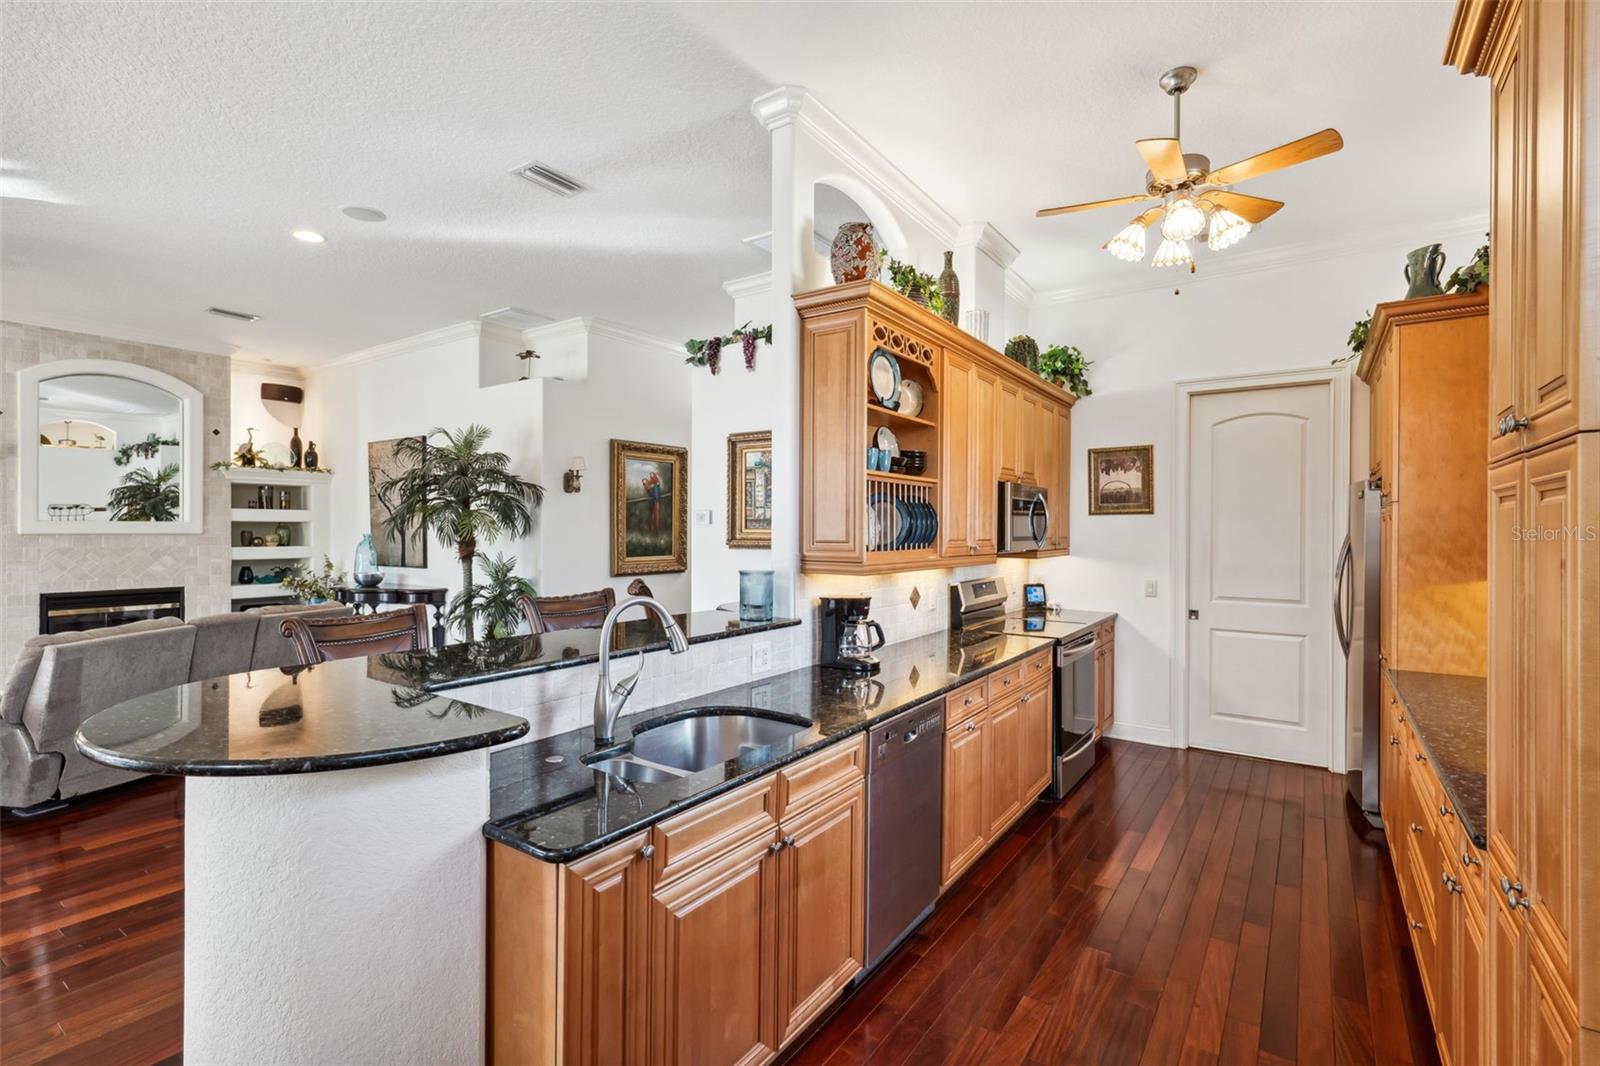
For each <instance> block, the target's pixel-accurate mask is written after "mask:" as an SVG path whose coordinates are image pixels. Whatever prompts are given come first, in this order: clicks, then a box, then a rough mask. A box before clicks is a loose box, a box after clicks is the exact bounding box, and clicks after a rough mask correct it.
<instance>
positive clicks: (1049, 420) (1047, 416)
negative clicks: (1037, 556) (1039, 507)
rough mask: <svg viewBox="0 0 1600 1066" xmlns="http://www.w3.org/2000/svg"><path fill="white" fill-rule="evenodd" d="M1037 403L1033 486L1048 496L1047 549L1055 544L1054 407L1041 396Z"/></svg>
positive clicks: (1045, 539) (1034, 422)
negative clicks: (1042, 490)
mask: <svg viewBox="0 0 1600 1066" xmlns="http://www.w3.org/2000/svg"><path fill="white" fill-rule="evenodd" d="M1037 403H1038V408H1037V412H1036V415H1035V417H1034V420H1033V453H1034V459H1033V466H1034V484H1036V485H1038V486H1039V487H1040V488H1042V489H1044V490H1045V492H1046V493H1048V494H1049V496H1048V499H1049V508H1050V528H1049V529H1048V530H1047V531H1046V532H1045V537H1044V545H1043V547H1044V548H1046V549H1048V548H1050V547H1051V546H1053V545H1054V544H1055V536H1056V502H1057V501H1056V494H1055V489H1056V405H1055V404H1053V403H1051V402H1050V401H1049V400H1047V399H1045V398H1044V397H1043V396H1041V397H1039V398H1038V401H1037Z"/></svg>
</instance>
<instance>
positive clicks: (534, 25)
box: [0, 2, 1487, 364]
mask: <svg viewBox="0 0 1600 1066" xmlns="http://www.w3.org/2000/svg"><path fill="white" fill-rule="evenodd" d="M1449 17H1450V5H1449V4H1448V3H1416V4H1374V5H1353V4H1315V3H1303V4H1255V3H1249V4H1247V3H1239V4H1208V3H1183V4H1134V3H1117V4H1098V5H1091V4H1062V5H1042V4H1027V5H998V4H940V5H907V4H897V3H848V4H824V5H811V4H781V5H773V4H715V5H709V4H708V5H682V6H676V7H666V6H651V5H602V4H577V5H557V4H540V5H532V4H487V5H478V4H434V3H405V4H394V3H374V4H346V3H326V4H314V5H313V4H275V3H265V2H258V3H249V4H192V5H191V4H127V5H124V4H115V5H98V4H70V3H50V4H31V3H8V4H6V5H4V8H3V9H0V39H3V44H0V60H3V64H4V71H5V75H4V94H3V103H0V108H3V110H0V167H3V172H0V179H3V191H4V192H5V194H6V196H5V198H4V199H3V200H0V256H3V258H0V269H3V272H4V273H3V277H0V281H3V287H0V314H4V315H5V316H6V317H15V318H30V317H31V318H35V319H40V318H49V319H53V320H67V321H79V322H102V323H107V324H114V325H117V326H120V327H124V328H126V329H129V330H141V331H146V332H149V333H153V334H159V335H162V336H175V337H192V338H195V339H196V340H197V341H209V342H212V343H220V344H229V345H233V346H237V348H238V350H239V353H238V354H239V355H240V356H242V357H249V358H272V359H275V360H277V361H280V362H284V363H294V364H309V363H315V362H318V361H322V360H326V359H328V358H331V357H334V356H337V355H339V354H342V353H345V352H349V351H353V350H357V349H360V348H364V347H368V346H371V345H374V344H379V343H382V342H385V341H389V340H393V339H396V338H400V337H405V336H409V335H412V334H415V333H419V332H422V331H424V330H428V329H431V328H435V327H437V326H440V325H444V324H447V323H450V322H456V321H461V320H463V319H470V318H474V317H476V316H477V315H479V314H481V313H482V312H485V311H488V310H491V309H494V308H499V307H505V306H512V307H517V308H523V309H527V310H530V311H533V312H536V313H539V314H542V315H548V316H551V317H556V318H560V317H566V316H569V315H577V314H589V315H597V316H601V317H604V318H609V319H613V320H616V321H620V322H624V323H628V324H630V325H633V326H636V327H638V328H641V329H645V330H648V331H650V332H652V333H657V334H662V335H666V336H671V337H677V336H690V335H696V334H703V333H705V332H707V331H708V330H710V329H713V328H716V327H718V326H721V325H725V323H724V322H722V317H723V316H725V314H726V298H725V296H724V295H723V293H722V289H721V282H722V281H724V280H727V279H728V278H732V277H737V276H740V275H744V274H749V273H752V272H755V271H758V270H762V269H764V268H765V266H766V257H765V256H764V255H763V254H762V253H760V252H759V251H758V250H756V249H754V248H752V247H750V246H749V245H746V244H744V243H742V238H745V237H748V236H750V235H752V234H755V233H760V232H762V231H764V230H766V229H767V228H768V227H769V225H770V220H769V218H768V209H767V204H768V158H767V148H766V136H765V134H764V132H763V131H762V130H761V128H760V127H759V125H757V124H756V122H755V121H754V120H753V119H752V118H751V117H750V115H749V111H748V105H749V102H750V100H751V99H752V98H754V97H755V96H756V95H758V94H759V93H761V92H762V91H764V90H765V89H767V88H769V87H771V86H772V85H776V84H781V83H786V82H788V83H796V84H802V85H806V86H808V87H809V88H811V89H812V91H813V92H815V93H816V94H817V96H818V97H819V98H820V99H821V100H822V101H823V102H824V103H825V104H826V105H827V106H828V107H829V108H831V109H832V110H834V111H835V112H837V113H838V114H839V115H840V116H841V117H842V118H843V119H844V120H845V121H847V122H849V123H850V124H851V125H853V126H855V127H856V128H857V129H858V130H859V131H860V132H861V133H862V134H863V135H864V136H865V137H866V138H867V139H868V140H869V141H871V142H873V143H874V144H875V145H876V146H877V147H878V148H879V149H880V150H882V151H883V152H884V154H885V155H886V156H887V157H888V158H890V159H892V160H894V161H895V162H896V163H897V164H898V165H899V166H900V167H901V168H902V169H903V170H905V171H906V172H907V173H908V174H910V175H912V176H913V177H914V179H915V180H916V181H918V182H919V183H920V184H921V185H922V186H923V187H924V188H925V189H926V190H927V191H928V192H929V193H930V194H931V195H932V196H933V197H934V198H935V199H937V200H939V201H940V202H942V203H943V204H944V205H945V206H946V207H947V208H949V210H950V211H951V212H952V213H953V214H955V215H956V216H957V217H959V218H962V219H983V220H988V221H990V222H993V223H994V224H996V225H997V226H998V227H999V228H1000V230H1001V231H1002V232H1003V233H1004V234H1005V235H1006V236H1007V237H1008V238H1010V239H1011V240H1012V241H1013V242H1014V243H1015V244H1016V245H1017V246H1018V247H1020V248H1021V249H1022V255H1021V257H1020V258H1019V259H1018V261H1017V263H1016V267H1017V269H1018V270H1019V271H1020V273H1021V274H1022V275H1023V277H1025V278H1026V279H1027V281H1028V282H1030V283H1031V284H1032V285H1033V286H1034V287H1035V288H1036V289H1039V290H1053V289H1059V288H1069V287H1081V286H1084V285H1093V284H1097V283H1102V282H1106V281H1108V280H1112V279H1114V278H1116V277H1118V276H1119V275H1118V272H1119V271H1120V272H1123V273H1124V274H1125V273H1126V272H1128V271H1137V270H1146V271H1148V270H1149V269H1150V268H1149V267H1148V266H1144V267H1132V266H1128V265H1126V264H1122V263H1119V262H1117V261H1115V260H1112V259H1110V257H1108V256H1105V255H1104V254H1103V253H1101V252H1100V251H1099V250H1098V246H1099V244H1100V243H1101V242H1102V241H1103V240H1104V239H1105V238H1106V237H1107V236H1108V235H1109V234H1110V233H1112V232H1114V231H1115V230H1116V229H1117V228H1119V227H1120V225H1121V223H1122V222H1123V221H1125V220H1124V219H1123V217H1122V214H1123V213H1120V212H1118V211H1116V210H1115V209H1113V210H1111V211H1108V212H1102V213H1095V214H1093V215H1088V216H1078V217H1072V218H1066V219H1054V220H1035V219H1033V217H1032V212H1033V211H1034V209H1035V208H1038V207H1041V206H1046V205H1049V204H1056V203H1065V202H1069V201H1074V200H1080V199H1098V198H1102V197H1108V196H1115V195H1120V194H1123V193H1128V192H1134V191H1137V190H1138V188H1139V185H1140V181H1141V178H1142V175H1143V170H1144V167H1143V165H1142V164H1141V163H1140V161H1139V159H1138V156H1137V155H1136V154H1135V152H1134V149H1133V143H1132V142H1133V140H1134V139H1135V138H1136V137H1141V136H1151V135H1164V134H1166V133H1167V132H1168V129H1169V123H1170V117H1171V116H1170V103H1169V101H1168V100H1167V98H1166V97H1165V96H1163V95H1162V94H1161V93H1160V91H1159V90H1158V89H1157V88H1156V87H1155V84H1154V80H1155V77H1156V75H1157V74H1159V73H1160V72H1161V71H1162V70H1163V69H1165V68H1166V67H1168V66H1172V65H1175V64H1177V63H1185V62H1187V63H1193V64H1195V65H1197V66H1199V67H1200V68H1201V71H1202V73H1201V78H1200V82H1199V84H1198V85H1197V86H1196V88H1195V89H1194V90H1193V91H1192V92H1191V93H1190V94H1189V97H1188V99H1187V101H1186V106H1185V116H1184V138H1183V140H1184V145H1185V147H1186V148H1188V150H1190V151H1200V152H1205V153H1207V154H1209V155H1210V156H1211V157H1212V160H1213V162H1214V163H1217V164H1219V165H1220V164H1222V163H1225V162H1228V161H1231V160H1232V159H1234V158H1237V157H1239V156H1243V155H1247V154H1250V153H1252V152H1255V151H1259V150H1261V149H1264V148H1268V147H1271V146H1273V145H1276V144H1279V143H1281V142H1283V141H1286V140H1289V139H1291V138H1293V137H1297V136H1299V135H1301V134H1304V133H1309V132H1311V131H1313V130H1316V129H1321V128H1322V127H1324V126H1337V127H1338V128H1339V129H1340V130H1341V131H1342V132H1343V133H1344V136H1345V140H1346V144H1347V148H1346V149H1345V151H1344V152H1342V153H1340V154H1339V155H1337V156H1333V157H1331V158H1329V159H1325V160H1320V161H1317V162H1314V163H1311V164H1308V165H1306V166H1305V167H1303V168H1299V169H1296V170H1292V171H1287V172H1283V173H1281V174H1275V175H1271V176H1269V177H1266V178H1262V179H1259V180H1257V181H1255V182H1252V183H1250V184H1249V185H1248V186H1247V188H1246V191H1250V192H1254V193H1258V194H1260V195H1264V196H1270V197H1274V198H1277V199H1284V200H1287V201H1288V203H1289V206H1288V207H1287V208H1286V209H1284V211H1282V212H1281V213H1280V214H1279V215H1278V216H1277V217H1276V218H1274V219H1273V220H1271V222H1270V223H1269V224H1267V225H1265V226H1263V227H1261V229H1260V231H1259V234H1258V235H1255V236H1253V237H1252V238H1251V239H1250V240H1249V241H1247V242H1246V243H1245V244H1244V245H1241V246H1240V249H1241V250H1243V249H1248V248H1251V247H1252V246H1254V247H1257V248H1264V247H1269V246H1271V245H1279V246H1281V245H1284V244H1288V243H1291V242H1293V243H1299V242H1307V241H1312V242H1314V241H1319V240H1329V239H1334V238H1337V237H1339V236H1341V235H1344V234H1346V233H1347V232H1349V231H1350V230H1352V229H1354V230H1366V229H1375V228H1389V227H1404V226H1407V225H1415V226H1417V227H1418V232H1419V235H1418V237H1417V240H1416V243H1421V241H1422V240H1424V239H1426V237H1427V236H1428V234H1427V232H1426V226H1427V224H1428V223H1430V222H1433V221H1436V220H1447V219H1458V218H1461V217H1463V216H1467V215H1473V214H1479V213H1482V212H1483V211H1484V210H1485V207H1486V203H1487V121H1486V114H1487V97H1486V92H1487V90H1486V87H1485V85H1484V83H1483V81H1482V79H1469V78H1462V77H1459V76H1457V75H1455V74H1453V73H1451V72H1450V71H1449V70H1447V69H1446V68H1444V67H1442V66H1440V65H1439V54H1440V51H1441V49H1442V47H1443V41H1444V36H1445V31H1446V28H1447V25H1448V22H1449ZM531 159H538V160H540V161H542V162H545V163H548V164H550V165H552V166H555V167H557V168H558V169H561V170H564V171H566V172H568V173H570V174H572V175H573V176H574V177H576V178H578V179H579V180H581V181H583V182H585V183H586V184H588V185H590V186H591V187H592V191H590V192H586V193H583V194H581V195H580V196H577V197H574V198H572V199H561V198H558V197H555V196H552V195H550V194H548V193H545V192H542V191H541V190H538V189H536V188H534V187H533V186H531V185H528V184H527V183H525V182H522V181H520V180H519V179H516V178H513V177H511V176H509V175H508V174H507V170H508V169H510V168H511V167H514V166H517V165H519V164H521V163H524V162H527V161H529V160H531ZM352 203H354V204H366V205H371V206H374V207H378V208H381V209H382V210H384V211H386V212H387V213H388V214H389V219H390V220H389V221H388V222H386V223H381V224H364V223H359V222H355V221H352V220H349V219H347V218H345V217H344V216H342V215H341V214H340V213H339V211H338V208H339V206H340V205H342V204H352ZM301 226H304V227H309V228H312V229H316V230H319V231H321V232H323V233H324V234H326V235H327V237H328V243H327V244H324V245H321V246H311V245H305V244H301V243H300V242H297V241H294V240H292V239H290V237H289V231H290V230H291V229H293V228H296V227H301ZM923 266H924V267H925V268H926V267H929V266H930V264H923ZM212 305H217V306H222V307H229V308H234V309H238V310H242V311H249V312H254V313H256V314H260V315H262V316H263V318H262V321H260V322H257V323H253V324H249V325H246V324H243V323H234V322H228V321H225V320H222V319H218V318H215V317H214V316H208V315H205V314H204V313H203V311H204V308H206V307H208V306H212Z"/></svg>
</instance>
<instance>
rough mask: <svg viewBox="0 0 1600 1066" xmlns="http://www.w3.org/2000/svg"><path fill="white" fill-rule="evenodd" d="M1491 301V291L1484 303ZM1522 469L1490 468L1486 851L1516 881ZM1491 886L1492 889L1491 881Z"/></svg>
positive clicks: (1522, 730)
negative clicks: (1487, 840)
mask: <svg viewBox="0 0 1600 1066" xmlns="http://www.w3.org/2000/svg"><path fill="white" fill-rule="evenodd" d="M1492 298H1493V296H1492V294H1491V299H1492ZM1521 527H1522V464H1521V462H1519V461H1517V460H1512V461H1511V462H1508V463H1503V464H1501V465H1499V466H1494V467H1490V468H1489V538H1488V543H1489V683H1488V716H1489V717H1488V728H1489V736H1488V740H1489V749H1488V781H1487V784H1488V808H1487V815H1488V818H1487V826H1486V829H1487V831H1488V837H1489V847H1488V849H1487V850H1488V851H1489V852H1490V853H1491V854H1493V855H1494V857H1495V859H1496V861H1497V862H1498V863H1499V864H1500V867H1501V868H1502V869H1503V870H1505V871H1506V873H1507V874H1508V875H1509V876H1511V877H1512V879H1513V880H1515V879H1516V876H1517V871H1518V870H1519V869H1520V868H1521V865H1522V849H1523V843H1522V841H1523V817H1524V813H1523V812H1524V802H1523V760H1524V751H1525V748H1526V744H1527V741H1528V739H1529V738H1528V737H1527V729H1526V723H1525V722H1524V719H1523V702H1522V666H1523V651H1522V648H1523V615H1524V613H1525V609H1526V604H1525V602H1524V598H1523V588H1524V586H1523V575H1522V570H1523V561H1524V557H1525V556H1526V554H1527V551H1528V545H1527V543H1526V542H1525V541H1524V540H1523V539H1522V533H1521ZM1498 883H1499V882H1498V881H1496V882H1494V884H1498Z"/></svg>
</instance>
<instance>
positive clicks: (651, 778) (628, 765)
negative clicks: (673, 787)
mask: <svg viewBox="0 0 1600 1066" xmlns="http://www.w3.org/2000/svg"><path fill="white" fill-rule="evenodd" d="M587 765H588V767H589V769H591V770H599V771H600V772H601V773H603V774H610V775H611V776H613V777H620V778H622V779H623V780H625V781H638V782H640V783H642V784H647V785H649V784H657V783H659V782H662V781H676V780H678V779H679V778H681V777H683V776H684V774H683V773H682V772H681V771H678V770H671V769H668V768H667V767H665V766H652V765H650V764H649V763H647V762H640V761H638V760H637V759H630V758H628V757H627V756H622V757H619V758H615V759H601V760H599V761H598V762H592V763H588V764H587Z"/></svg>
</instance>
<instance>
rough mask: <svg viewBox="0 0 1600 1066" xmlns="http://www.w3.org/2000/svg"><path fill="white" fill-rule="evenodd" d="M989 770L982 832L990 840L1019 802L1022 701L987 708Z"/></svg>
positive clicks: (1015, 811) (1017, 697) (1005, 824)
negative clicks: (984, 829)
mask: <svg viewBox="0 0 1600 1066" xmlns="http://www.w3.org/2000/svg"><path fill="white" fill-rule="evenodd" d="M988 728H989V743H988V747H987V755H988V757H989V772H988V775H987V782H986V786H985V788H984V801H983V815H984V824H985V826H986V827H987V828H986V831H985V835H986V836H987V837H988V838H989V839H990V840H993V839H994V838H995V837H996V836H999V835H1000V832H1001V831H1002V830H1004V829H1005V827H1006V826H1008V825H1010V824H1011V822H1012V820H1013V819H1014V818H1016V816H1017V811H1018V810H1020V809H1021V807H1022V803H1021V801H1020V800H1019V798H1018V797H1019V796H1020V795H1021V794H1022V700H1021V696H1020V695H1018V696H1014V697H1012V698H1010V699H1008V700H1006V701H1005V702H1004V703H1000V704H997V705H995V706H993V707H990V708H989V727H988Z"/></svg>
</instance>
